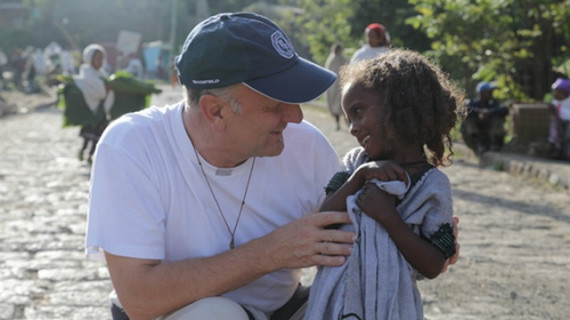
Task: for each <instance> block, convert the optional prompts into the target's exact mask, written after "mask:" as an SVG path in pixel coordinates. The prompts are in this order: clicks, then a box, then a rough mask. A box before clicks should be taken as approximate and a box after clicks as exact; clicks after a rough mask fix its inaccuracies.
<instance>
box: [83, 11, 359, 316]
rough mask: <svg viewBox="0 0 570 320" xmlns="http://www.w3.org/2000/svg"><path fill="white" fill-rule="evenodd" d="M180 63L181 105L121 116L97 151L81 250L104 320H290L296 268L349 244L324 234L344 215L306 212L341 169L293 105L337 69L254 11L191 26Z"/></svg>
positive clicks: (339, 257) (336, 261)
mask: <svg viewBox="0 0 570 320" xmlns="http://www.w3.org/2000/svg"><path fill="white" fill-rule="evenodd" d="M176 68H177V70H178V76H179V79H180V82H181V83H182V84H183V86H184V87H185V89H184V91H185V99H184V100H183V101H180V102H179V103H177V104H175V105H170V106H166V107H164V108H156V107H152V108H150V109H146V110H143V111H140V112H137V113H132V114H128V115H125V116H123V117H122V118H120V119H118V120H116V121H115V122H113V123H112V124H111V125H110V126H109V128H108V129H107V131H106V132H105V134H104V135H103V137H102V138H101V140H100V142H99V145H98V148H97V153H96V155H95V160H94V163H93V170H92V175H91V189H90V190H91V191H90V200H89V214H88V229H87V237H86V253H87V255H88V256H89V257H101V258H104V259H105V260H106V262H107V266H108V269H109V272H110V275H111V279H112V282H113V286H114V288H115V292H116V294H115V293H114V294H113V297H114V298H112V302H113V306H112V310H113V317H114V319H119V318H123V319H126V318H128V317H131V318H133V319H147V318H148V319H151V318H152V319H154V318H157V317H163V318H162V319H183V318H184V319H203V318H212V319H269V318H272V319H278V318H282V319H285V318H287V319H288V318H290V317H291V314H292V312H295V311H296V310H297V309H299V306H301V305H302V300H303V295H304V296H306V290H305V288H303V287H302V286H300V285H299V280H300V277H301V270H300V268H303V267H309V266H314V265H327V266H339V265H341V264H343V263H344V261H345V260H346V256H348V255H349V253H350V248H351V247H352V243H353V241H354V240H353V238H354V234H353V233H351V232H345V231H340V230H336V229H326V228H325V227H326V226H328V225H331V224H342V223H350V220H349V218H348V215H347V214H346V213H345V212H323V213H319V214H311V213H314V212H317V211H318V209H319V206H320V204H321V202H322V201H323V200H324V197H325V186H326V184H327V183H328V181H329V179H330V177H332V176H333V174H334V173H335V172H337V170H338V167H339V163H338V157H337V155H336V152H335V151H334V149H333V148H332V147H331V145H330V143H329V142H328V141H327V139H326V138H325V137H324V136H323V135H322V134H321V132H319V131H318V130H317V129H316V128H315V127H314V126H312V125H311V124H309V123H307V122H305V121H303V113H302V110H301V108H300V105H299V104H300V103H304V102H307V101H310V100H313V99H315V98H317V97H318V96H320V95H321V94H322V93H323V92H325V91H326V90H327V89H328V87H329V86H330V85H331V84H332V83H333V82H334V81H335V75H334V73H331V72H329V71H328V70H326V69H324V68H321V67H319V66H318V65H316V64H314V63H312V62H309V61H307V60H305V59H303V58H301V57H299V56H298V55H297V53H296V52H295V50H294V49H293V46H292V45H291V43H290V41H289V39H288V38H287V36H286V35H285V34H284V32H283V31H282V30H281V29H280V28H279V27H278V26H277V25H275V24H274V23H273V22H271V21H270V20H268V19H267V18H265V17H263V16H260V15H256V14H252V13H224V14H219V15H215V16H213V17H210V18H208V19H206V20H205V21H203V22H201V23H200V24H198V25H197V26H196V27H195V28H194V29H193V30H192V31H191V32H190V34H189V35H188V37H187V39H186V42H185V44H184V47H183V50H182V53H181V54H180V55H179V56H178V57H177V58H176ZM123 309H124V310H125V311H126V313H125V312H123V311H122V310H123ZM301 310H302V308H301ZM301 312H302V311H301Z"/></svg>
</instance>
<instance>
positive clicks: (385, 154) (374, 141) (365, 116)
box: [342, 82, 394, 160]
mask: <svg viewBox="0 0 570 320" xmlns="http://www.w3.org/2000/svg"><path fill="white" fill-rule="evenodd" d="M342 109H343V111H344V113H345V114H346V117H347V118H348V120H349V121H350V133H351V134H352V135H353V136H354V137H356V139H357V140H358V143H359V144H360V145H361V146H362V147H363V148H364V150H365V151H366V153H367V154H368V156H370V158H371V159H372V160H387V159H393V158H394V154H393V151H394V148H393V147H392V144H391V142H390V139H388V137H387V131H386V128H384V126H382V121H383V118H384V116H385V115H384V114H385V108H384V106H383V105H382V103H381V100H380V97H379V95H378V94H377V93H375V92H373V91H371V90H367V89H365V88H364V87H363V86H362V85H361V84H360V83H355V82H351V83H348V84H347V85H345V86H344V88H343V94H342Z"/></svg>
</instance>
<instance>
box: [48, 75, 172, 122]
mask: <svg viewBox="0 0 570 320" xmlns="http://www.w3.org/2000/svg"><path fill="white" fill-rule="evenodd" d="M58 79H59V81H60V82H61V84H60V86H59V90H58V93H59V96H60V99H59V104H58V107H59V108H61V109H62V110H63V111H64V112H63V126H64V127H69V126H83V125H90V124H95V123H99V122H100V121H102V120H103V119H104V118H106V117H107V118H108V119H107V120H114V119H117V118H118V117H120V116H122V115H124V114H126V113H129V112H134V111H139V110H142V109H144V108H147V107H148V106H149V105H150V96H151V95H152V94H158V93H161V92H162V90H160V89H158V88H156V87H155V86H154V85H153V84H152V83H149V82H145V81H140V80H138V79H136V78H134V77H133V76H132V75H131V74H130V73H129V72H126V71H118V72H116V73H114V74H113V75H111V76H110V77H109V78H108V79H105V82H106V84H108V86H109V87H110V88H111V89H112V90H113V91H114V93H115V101H114V103H113V106H112V108H111V110H110V111H109V113H110V114H109V115H108V116H107V115H105V112H104V111H103V107H102V103H101V104H100V106H99V108H98V109H97V111H96V112H95V113H93V112H92V111H91V110H90V109H89V107H88V106H87V103H86V102H85V99H84V98H83V94H82V93H81V91H80V90H79V88H78V87H77V86H76V85H75V83H74V81H73V78H72V77H70V76H63V75H61V76H59V77H58Z"/></svg>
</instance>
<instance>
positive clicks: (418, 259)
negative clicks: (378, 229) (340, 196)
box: [356, 183, 446, 279]
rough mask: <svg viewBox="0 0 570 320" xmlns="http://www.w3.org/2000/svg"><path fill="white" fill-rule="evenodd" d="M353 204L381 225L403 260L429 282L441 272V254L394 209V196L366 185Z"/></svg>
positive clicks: (444, 259)
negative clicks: (402, 256)
mask: <svg viewBox="0 0 570 320" xmlns="http://www.w3.org/2000/svg"><path fill="white" fill-rule="evenodd" d="M356 204H357V205H358V206H359V207H360V208H361V209H362V210H363V211H364V212H365V213H366V214H367V215H368V216H370V217H371V218H373V219H375V220H376V221H378V222H379V223H381V224H382V225H383V226H384V228H386V230H387V231H388V234H389V235H390V238H391V239H392V241H394V243H395V244H396V246H397V247H398V250H400V252H401V253H402V254H403V255H404V257H405V258H406V260H407V261H408V262H409V263H410V264H411V265H412V266H413V267H414V268H415V269H416V270H418V272H420V273H421V274H422V275H424V276H425V277H427V278H429V279H433V278H435V277H437V276H438V275H439V274H440V273H441V272H442V270H443V267H444V264H445V262H446V258H445V256H444V254H443V253H442V252H441V251H440V250H439V249H438V248H437V247H436V246H435V245H433V244H432V243H430V242H429V241H428V240H426V239H424V238H422V237H421V236H419V235H417V234H415V233H414V232H413V230H412V229H411V228H410V227H409V226H408V225H407V224H406V223H405V222H404V221H403V220H402V218H401V217H400V215H399V214H398V212H397V211H396V206H395V197H394V196H392V195H389V194H387V193H386V192H384V191H382V190H380V189H379V188H378V187H377V186H376V185H375V184H372V183H371V184H366V186H365V187H364V191H363V192H362V194H361V195H360V196H359V197H358V199H357V200H356Z"/></svg>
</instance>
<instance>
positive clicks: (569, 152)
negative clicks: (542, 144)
mask: <svg viewBox="0 0 570 320" xmlns="http://www.w3.org/2000/svg"><path fill="white" fill-rule="evenodd" d="M552 95H553V98H554V99H553V100H552V102H551V103H550V105H549V107H550V110H551V112H552V117H551V120H550V124H549V135H548V142H549V143H550V146H551V151H550V153H551V156H552V157H553V158H555V159H566V160H570V126H569V125H568V124H569V123H570V80H568V79H565V78H558V79H556V81H554V83H553V84H552Z"/></svg>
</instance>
